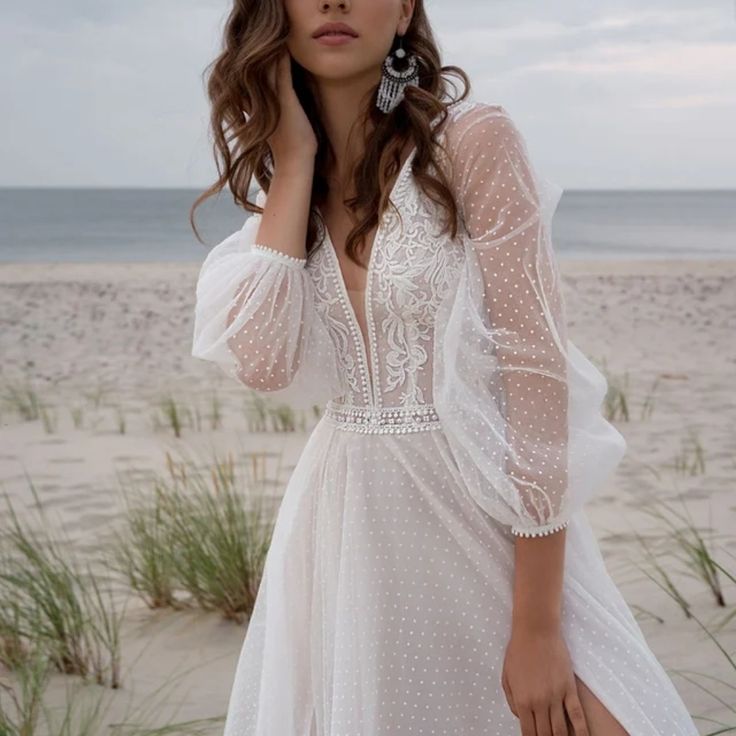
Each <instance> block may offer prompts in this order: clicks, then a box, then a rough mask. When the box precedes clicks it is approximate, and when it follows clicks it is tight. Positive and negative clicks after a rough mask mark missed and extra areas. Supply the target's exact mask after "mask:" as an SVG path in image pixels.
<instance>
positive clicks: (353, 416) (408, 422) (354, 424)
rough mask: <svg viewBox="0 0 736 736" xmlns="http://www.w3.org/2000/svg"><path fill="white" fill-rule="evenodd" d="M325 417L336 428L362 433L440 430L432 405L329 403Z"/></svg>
mask: <svg viewBox="0 0 736 736" xmlns="http://www.w3.org/2000/svg"><path fill="white" fill-rule="evenodd" d="M325 416H326V417H327V418H328V419H329V420H331V421H332V422H333V424H334V425H335V426H336V427H337V428H338V429H343V430H346V431H348V432H362V433H365V434H403V433H405V432H424V431H426V430H430V429H439V428H440V427H441V425H440V419H439V417H438V416H437V412H436V410H435V408H434V406H432V404H419V405H416V406H384V407H380V408H377V407H370V406H355V405H351V404H337V403H335V402H333V401H332V400H330V401H328V402H327V404H326V406H325Z"/></svg>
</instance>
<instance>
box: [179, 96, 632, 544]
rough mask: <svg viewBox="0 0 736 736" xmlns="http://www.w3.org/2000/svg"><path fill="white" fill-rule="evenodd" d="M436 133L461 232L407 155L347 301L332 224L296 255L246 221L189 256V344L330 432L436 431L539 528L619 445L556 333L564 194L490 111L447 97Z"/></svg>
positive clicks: (593, 387)
mask: <svg viewBox="0 0 736 736" xmlns="http://www.w3.org/2000/svg"><path fill="white" fill-rule="evenodd" d="M440 140H441V142H442V143H443V146H444V148H443V149H442V151H441V153H440V165H443V166H446V167H447V169H446V170H447V173H448V175H449V180H450V182H451V186H452V190H453V194H454V196H455V199H456V202H457V204H458V208H459V212H460V217H461V222H462V227H461V230H460V232H459V234H458V236H457V237H456V238H454V239H453V238H451V237H449V235H448V234H447V233H442V232H441V230H442V227H441V225H442V218H441V217H440V216H439V205H437V204H436V203H435V202H433V201H432V200H431V199H429V197H428V196H426V195H425V194H424V192H423V191H422V190H421V188H420V187H419V186H418V185H417V183H416V181H415V180H414V177H413V176H412V170H411V165H412V161H413V158H414V155H415V150H414V151H412V152H411V153H410V155H409V157H408V158H407V159H406V160H405V162H404V164H403V166H402V168H401V170H400V171H399V173H398V175H397V177H396V179H395V182H394V184H393V187H392V190H391V201H392V202H393V203H394V204H395V205H396V208H397V209H398V214H397V212H396V211H394V209H393V208H391V207H389V208H388V209H387V210H386V211H385V212H384V213H383V215H382V216H380V217H379V223H378V227H377V230H376V235H375V237H374V240H373V243H372V247H371V251H370V256H369V261H368V270H367V273H366V282H365V283H366V288H365V292H364V293H360V292H356V293H353V294H352V297H353V299H352V300H351V298H350V296H351V294H349V293H348V290H347V288H346V285H345V282H344V279H343V277H342V273H341V270H340V264H339V261H338V257H337V253H336V251H335V247H334V245H333V243H332V242H331V240H330V238H329V233H328V232H327V231H324V232H323V233H321V234H320V235H321V236H324V242H323V243H322V244H321V245H320V247H318V248H316V249H315V250H314V251H313V252H312V253H311V254H310V257H309V258H308V259H300V258H294V257H292V256H289V255H286V254H285V253H283V252H281V251H279V250H277V249H275V248H273V247H269V246H266V245H264V244H262V243H257V242H255V241H256V235H257V230H258V224H259V221H260V215H253V216H251V217H249V218H248V220H247V221H246V223H245V225H244V226H243V228H242V230H240V231H238V232H237V233H233V235H231V236H230V237H229V238H227V239H226V240H225V241H223V242H222V243H220V244H219V245H218V246H216V247H215V248H213V250H212V251H211V252H210V254H209V255H208V256H207V258H206V259H205V261H204V263H203V265H202V269H201V272H200V277H199V281H198V284H197V307H196V312H195V334H194V344H193V351H192V352H193V354H194V355H196V356H198V357H201V358H204V359H207V360H212V361H214V362H215V363H217V364H219V365H220V366H221V367H222V368H223V370H225V371H226V372H227V373H228V374H229V375H231V376H232V377H234V378H236V379H237V380H239V381H241V382H242V383H244V384H245V385H247V386H249V387H251V388H254V389H256V390H258V391H262V392H264V393H268V394H270V395H272V396H273V397H275V398H280V399H283V400H285V401H289V402H291V403H292V404H295V405H297V406H308V405H311V404H313V403H323V402H324V403H326V407H327V416H328V417H329V418H330V419H331V420H333V421H335V423H336V426H339V427H340V428H343V429H348V430H354V431H358V432H407V431H423V430H427V429H442V430H443V431H444V432H445V433H446V434H447V437H448V441H449V443H450V446H451V448H452V450H453V453H454V456H455V458H456V460H457V465H458V471H459V472H460V473H461V475H462V476H463V477H464V479H465V481H466V483H467V486H468V489H469V491H470V493H471V494H472V495H473V496H474V498H475V499H476V500H477V501H478V502H479V503H480V504H481V505H482V506H483V507H484V508H485V509H486V510H488V511H489V513H492V514H493V515H494V516H496V517H497V518H499V519H501V520H503V521H506V522H507V523H509V524H512V525H513V529H514V531H515V532H517V533H529V534H539V533H549V532H551V531H555V530H557V529H559V528H561V527H562V526H564V525H565V524H566V523H567V520H568V519H569V515H570V514H571V513H572V512H573V511H574V509H575V508H577V507H579V506H580V505H581V504H582V502H583V501H584V500H585V499H586V498H587V497H589V496H590V495H591V493H592V492H593V489H594V488H597V487H599V485H600V481H601V480H602V479H603V478H604V477H605V475H607V473H608V472H610V470H611V469H612V468H613V467H614V466H615V465H616V463H617V462H618V460H619V458H620V456H621V454H622V452H623V441H622V440H621V437H620V435H618V433H617V432H616V431H615V430H614V429H613V428H612V427H611V426H610V425H609V424H608V423H607V422H605V420H603V418H602V417H601V415H600V403H601V400H602V397H603V395H604V393H605V390H606V385H605V380H604V379H603V377H602V375H601V374H600V373H599V372H598V371H597V370H596V369H595V368H594V367H593V366H592V364H590V362H589V361H587V359H585V358H584V356H582V354H580V353H579V351H577V349H576V348H575V347H574V346H573V345H572V344H571V343H569V341H568V339H567V336H566V328H565V320H564V310H563V302H562V297H561V291H560V288H559V278H558V274H557V268H556V264H555V261H554V257H553V253H552V247H551V238H550V231H551V218H552V214H553V212H554V210H555V208H556V205H557V202H558V201H559V197H560V191H559V189H558V188H556V187H555V186H554V185H552V184H551V183H549V182H545V181H543V180H542V179H541V178H540V177H539V176H538V175H537V174H536V172H535V171H534V169H533V168H532V165H531V162H530V161H529V157H528V153H527V150H526V147H525V144H524V141H523V139H522V137H521V135H520V133H519V131H518V129H517V128H516V126H515V125H514V122H513V120H512V119H511V118H510V116H509V115H508V113H507V112H506V110H505V109H504V108H503V107H502V106H500V105H490V104H487V103H483V102H475V101H471V100H465V101H461V102H459V103H455V104H454V105H452V106H451V107H450V115H449V116H448V119H447V120H446V122H445V125H444V127H443V129H442V131H441V133H440ZM256 201H257V203H258V204H259V205H261V206H263V205H264V204H265V201H266V195H265V193H264V192H263V191H260V192H259V193H258V197H257V200H256ZM360 298H362V301H361V302H356V301H355V300H356V299H360ZM358 304H359V305H360V306H361V307H362V309H360V310H359V312H358V311H356V305H358ZM361 326H362V327H364V329H365V334H364V332H363V330H362V329H361Z"/></svg>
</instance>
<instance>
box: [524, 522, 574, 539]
mask: <svg viewBox="0 0 736 736" xmlns="http://www.w3.org/2000/svg"><path fill="white" fill-rule="evenodd" d="M568 523H569V522H568V521H563V522H561V523H559V524H554V525H553V526H542V527H539V528H538V529H533V528H532V529H521V528H517V527H511V533H512V534H513V535H514V536H515V537H546V536H547V535H548V534H554V532H559V531H560V530H561V529H564V528H565V527H566V526H567V525H568Z"/></svg>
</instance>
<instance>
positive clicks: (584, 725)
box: [564, 680, 590, 736]
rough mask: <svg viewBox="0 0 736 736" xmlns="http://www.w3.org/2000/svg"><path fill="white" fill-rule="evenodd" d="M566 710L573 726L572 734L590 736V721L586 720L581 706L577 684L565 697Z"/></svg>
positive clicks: (572, 686)
mask: <svg viewBox="0 0 736 736" xmlns="http://www.w3.org/2000/svg"><path fill="white" fill-rule="evenodd" d="M564 702H565V710H566V711H567V716H568V718H569V719H570V723H571V724H572V732H573V734H574V736H590V730H589V729H588V721H587V719H586V718H585V713H584V711H583V706H582V705H581V704H580V698H579V697H578V690H577V687H576V686H575V682H574V680H573V683H572V685H571V687H570V690H569V691H568V692H567V695H566V696H565V701H564Z"/></svg>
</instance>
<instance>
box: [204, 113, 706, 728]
mask: <svg viewBox="0 0 736 736" xmlns="http://www.w3.org/2000/svg"><path fill="white" fill-rule="evenodd" d="M447 150H448V153H449V154H450V160H451V161H452V162H453V164H454V166H453V177H452V181H453V187H454V189H455V191H456V195H457V197H458V199H459V204H460V207H461V210H462V214H463V217H464V219H465V221H466V222H465V225H466V230H467V232H464V233H463V235H462V237H461V238H460V239H458V240H457V241H456V240H454V239H450V238H448V237H443V236H441V235H439V234H438V232H439V230H438V227H437V226H438V225H439V220H440V214H441V213H440V212H439V210H438V209H437V208H436V207H435V205H434V203H433V202H432V201H431V200H429V199H425V198H422V196H421V193H420V191H419V188H418V187H417V186H416V184H415V181H414V179H413V178H411V177H409V176H408V174H409V166H408V165H406V166H405V168H404V169H403V172H404V174H405V176H404V177H403V178H401V177H399V178H398V179H397V182H398V183H397V185H396V187H395V190H394V193H395V199H394V196H393V194H392V199H394V203H395V204H396V205H397V208H398V209H399V210H400V213H401V217H400V218H394V217H391V216H389V217H387V218H386V219H385V220H384V221H382V222H384V224H383V225H381V229H380V233H377V235H376V240H375V243H374V246H373V247H374V248H377V250H376V251H375V252H373V253H372V259H371V262H372V264H373V267H372V269H369V274H368V278H367V288H366V292H365V293H364V294H359V295H356V296H359V297H361V301H363V299H364V303H365V314H362V313H361V314H360V315H357V314H355V312H354V311H353V310H352V309H351V304H350V299H349V294H348V292H347V290H345V289H344V288H343V287H344V283H343V282H341V279H340V273H339V264H338V261H337V258H336V256H335V254H334V253H333V251H332V250H330V247H329V243H324V244H323V245H321V246H320V247H319V248H317V250H316V251H315V252H314V253H313V254H311V255H310V259H309V263H308V264H307V266H306V267H305V266H304V265H303V264H302V263H301V262H297V261H295V260H293V259H290V258H289V257H284V256H283V254H282V253H280V252H279V251H272V250H269V249H267V248H264V247H262V246H259V244H258V243H254V242H253V240H254V237H255V235H256V230H257V222H258V218H257V217H251V218H250V219H249V221H248V222H247V223H246V227H244V228H243V230H241V231H239V232H238V233H235V234H234V235H233V236H231V237H230V238H228V239H226V240H225V241H224V242H223V243H221V244H220V245H218V246H216V247H215V250H213V252H212V253H211V254H210V256H209V257H208V258H207V259H206V261H205V263H204V264H203V266H202V269H201V273H200V280H199V284H198V289H197V307H196V319H195V340H194V350H193V352H194V354H195V355H197V356H198V357H202V358H205V359H209V360H213V361H214V362H216V363H218V364H219V365H220V366H221V367H222V368H223V369H224V370H226V372H228V374H229V375H231V376H233V377H234V378H236V379H237V380H239V381H241V382H242V383H244V384H245V385H247V386H250V387H252V388H254V389H256V390H258V391H260V392H262V393H263V394H264V395H271V396H274V397H275V396H280V397H282V398H285V399H288V400H289V401H291V402H293V403H297V404H301V405H304V404H305V403H306V404H311V403H318V402H321V401H323V400H324V399H325V398H329V399H332V401H328V402H327V409H329V408H330V405H331V404H332V403H333V402H334V399H335V397H337V398H338V399H339V401H338V402H337V406H338V408H341V409H343V410H345V412H346V414H348V422H343V421H342V420H341V419H339V418H337V417H336V416H334V415H332V414H331V413H330V412H329V411H326V412H325V414H324V415H323V416H322V418H321V419H320V421H319V422H318V423H317V425H316V426H315V428H314V430H313V431H312V433H311V434H310V436H309V439H308V442H307V443H306V446H305V448H304V451H303V453H302V454H301V456H300V458H299V461H298V463H297V465H296V467H295V468H294V471H293V473H292V475H291V477H290V479H289V482H288V484H287V487H286V490H285V492H284V496H283V499H282V502H281V505H280V507H279V513H278V516H277V519H276V525H275V528H274V532H273V536H272V538H271V544H270V546H269V550H268V556H267V560H266V565H265V569H264V575H263V579H262V582H261V585H260V587H259V590H258V596H257V598H256V603H255V607H254V610H253V614H252V617H251V620H250V622H249V625H248V629H247V632H246V635H245V640H244V642H243V647H242V651H241V654H240V657H239V659H238V662H237V667H236V671H235V678H234V682H233V687H232V692H231V696H230V701H229V705H228V710H227V718H226V722H225V726H224V736H282V734H283V735H284V736H286V735H288V736H346V735H347V734H350V736H394V735H395V734H399V733H400V734H402V736H427V734H433V735H434V736H450V735H452V736H454V735H455V734H462V735H463V736H509V734H513V733H518V731H519V723H518V719H517V718H516V716H514V715H513V713H512V712H511V710H510V709H509V707H508V704H507V701H506V697H505V694H504V692H503V688H502V684H501V672H502V668H503V662H504V656H505V650H506V646H507V642H508V635H509V631H510V626H511V619H512V604H513V596H512V583H513V571H514V544H513V537H512V535H511V534H510V533H509V525H511V529H512V530H516V531H517V532H519V533H535V534H536V533H539V534H541V533H545V531H549V530H550V529H553V528H556V527H557V526H558V525H559V524H561V523H567V524H568V530H567V532H566V553H565V576H564V582H563V591H562V619H561V623H562V629H563V630H562V633H563V635H564V638H565V641H566V642H567V644H568V647H569V650H570V655H571V660H572V663H573V667H574V670H575V673H576V674H577V675H578V676H579V677H580V678H581V679H582V680H583V681H584V682H585V683H586V685H587V686H588V687H589V688H590V689H591V690H592V691H593V693H594V694H595V695H596V696H598V698H599V699H600V700H601V701H602V702H603V704H604V705H605V706H606V707H607V708H608V709H609V710H610V711H611V712H612V713H613V715H614V716H615V717H616V718H617V719H618V720H619V721H620V722H621V724H622V725H623V726H624V728H626V729H627V731H628V732H629V733H631V734H637V736H661V734H668V735H671V736H695V734H697V730H696V729H695V727H694V725H693V723H692V720H691V719H690V717H689V715H688V713H687V711H686V709H685V707H684V705H683V703H682V701H681V700H680V699H679V697H678V694H677V691H676V690H675V688H674V686H673V684H672V682H671V681H670V680H669V678H668V676H667V674H666V672H665V671H664V670H663V668H662V666H661V665H660V664H659V663H658V661H657V660H656V658H655V657H654V656H653V655H652V653H651V651H650V650H649V649H648V647H647V645H646V641H645V640H644V637H643V635H642V633H641V631H640V629H639V627H638V625H637V622H636V620H635V618H634V616H633V615H632V613H631V611H630V610H629V609H628V607H627V605H626V602H625V601H624V599H623V597H622V596H621V593H620V592H619V591H618V589H617V588H616V586H615V585H614V583H613V581H612V580H611V578H610V577H609V576H608V573H607V571H606V569H605V565H604V563H603V560H602V557H601V554H600V550H599V548H598V547H597V545H596V541H595V537H594V535H593V532H592V530H591V529H590V527H589V524H588V522H587V519H586V516H585V514H584V513H579V514H574V513H573V511H574V510H576V509H579V508H580V506H581V504H582V502H583V501H584V500H585V498H588V497H590V495H591V494H592V493H593V492H594V489H595V488H596V486H597V484H598V483H599V482H600V481H601V480H602V478H603V475H604V474H605V473H606V472H607V471H608V470H610V469H611V468H612V467H613V465H614V464H615V463H616V462H617V461H618V458H619V456H620V453H621V451H622V442H621V439H620V437H619V436H618V434H617V433H616V432H615V431H614V430H613V429H612V428H611V427H610V426H609V425H608V424H607V423H606V422H605V421H604V420H603V419H602V418H601V415H600V406H599V405H600V400H601V397H602V395H603V391H604V389H605V382H604V381H603V379H602V376H601V375H600V374H599V373H598V372H597V371H596V370H595V369H594V368H593V367H592V366H591V365H590V364H589V363H588V362H587V361H586V360H585V359H584V358H583V357H582V356H581V355H580V354H579V352H578V351H577V350H575V348H574V347H573V346H572V345H571V344H570V343H569V342H567V341H566V339H565V328H564V319H563V311H562V301H561V299H560V295H559V279H558V276H557V273H556V270H555V268H554V262H553V260H552V256H551V251H550V244H549V221H550V218H551V215H552V212H553V210H554V206H555V205H556V199H555V196H554V195H553V194H552V195H550V194H548V193H547V190H545V189H541V190H540V188H539V187H538V185H537V183H536V182H535V181H534V180H533V179H532V177H531V173H530V169H529V167H528V161H527V158H526V155H525V153H524V151H523V148H522V146H521V143H520V140H519V137H518V134H517V132H516V131H515V129H514V128H513V126H512V125H511V123H510V121H509V119H508V116H507V115H506V113H505V111H504V110H503V109H502V108H500V107H498V106H491V105H486V104H483V103H479V104H476V103H472V102H469V101H468V102H466V103H460V104H458V105H457V106H456V107H454V108H453V110H452V117H451V118H450V119H449V120H448V128H447ZM407 161H408V159H407ZM540 195H541V196H540ZM263 199H264V197H263V196H262V195H261V202H262V201H263ZM259 203H260V202H259ZM402 223H403V224H402ZM359 317H360V319H359ZM363 320H364V321H365V322H366V325H367V328H368V329H367V330H366V331H365V335H361V330H360V329H359V325H358V322H359V321H363ZM333 345H334V348H333ZM365 348H367V350H366V349H365ZM369 358H370V367H371V368H373V371H372V372H370V371H369V370H368V369H369V365H368V359H369ZM399 409H407V410H409V411H408V414H409V416H410V422H409V423H408V424H403V423H401V422H400V423H399V424H396V422H397V417H398V414H399V411H398V410H399ZM415 411H417V412H419V416H421V417H423V418H422V419H419V418H417V417H416V416H414V412H415ZM435 411H436V414H437V417H438V418H437V417H435V416H434V415H433V412H435ZM353 412H354V413H353ZM355 417H360V418H361V421H363V420H367V421H368V422H369V425H366V424H359V425H357V426H353V424H352V422H353V420H354V418H355ZM374 419H375V420H379V421H376V422H375V423H374ZM427 419H428V420H429V421H425V420H427ZM383 420H385V423H383ZM365 429H369V430H371V432H372V431H373V430H376V431H375V433H371V432H368V433H363V430H365ZM568 519H569V522H568Z"/></svg>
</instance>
